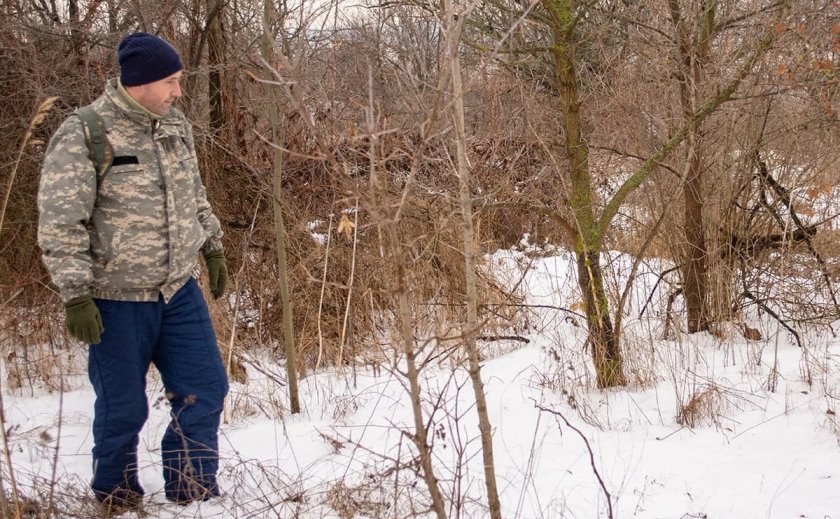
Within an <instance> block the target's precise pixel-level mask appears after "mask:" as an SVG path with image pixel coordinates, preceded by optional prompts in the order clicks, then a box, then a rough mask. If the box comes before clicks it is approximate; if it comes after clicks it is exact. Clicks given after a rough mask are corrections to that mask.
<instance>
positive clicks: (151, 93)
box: [126, 70, 183, 115]
mask: <svg viewBox="0 0 840 519" xmlns="http://www.w3.org/2000/svg"><path fill="white" fill-rule="evenodd" d="M182 74H183V72H182V71H180V70H179V71H178V72H176V73H174V74H172V75H171V76H169V77H165V78H163V79H159V80H157V81H155V82H153V83H146V84H145V85H138V86H132V87H126V90H127V91H128V93H129V94H131V97H133V98H134V100H135V101H137V102H138V103H140V104H141V105H143V108H145V109H146V110H148V111H150V112H152V113H154V114H158V115H164V114H165V113H166V112H167V111H168V110H169V107H170V106H172V103H173V102H174V101H175V100H176V99H178V98H179V97H181V75H182Z"/></svg>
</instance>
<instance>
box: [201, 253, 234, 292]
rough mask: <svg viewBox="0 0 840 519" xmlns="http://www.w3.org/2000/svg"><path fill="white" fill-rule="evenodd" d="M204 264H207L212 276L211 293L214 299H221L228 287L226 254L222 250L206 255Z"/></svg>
mask: <svg viewBox="0 0 840 519" xmlns="http://www.w3.org/2000/svg"><path fill="white" fill-rule="evenodd" d="M204 262H205V263H207V272H208V274H210V293H212V294H213V299H219V298H220V297H222V294H224V293H225V285H227V278H228V272H227V264H226V263H225V254H224V253H223V252H222V251H221V250H214V251H213V252H208V253H207V254H205V255H204Z"/></svg>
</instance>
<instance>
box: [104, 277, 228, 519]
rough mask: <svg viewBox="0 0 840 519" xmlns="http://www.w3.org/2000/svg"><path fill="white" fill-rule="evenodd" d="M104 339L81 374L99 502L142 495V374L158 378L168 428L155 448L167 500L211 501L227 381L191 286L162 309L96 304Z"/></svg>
mask: <svg viewBox="0 0 840 519" xmlns="http://www.w3.org/2000/svg"><path fill="white" fill-rule="evenodd" d="M95 302H96V306H97V307H98V308H99V312H100V314H101V315H102V323H103V325H104V327H105V332H104V333H103V334H102V342H101V343H99V344H95V345H91V346H90V347H89V348H90V349H89V355H88V375H89V376H90V381H91V383H92V384H93V389H94V391H95V393H96V403H95V404H94V418H93V444H94V445H93V481H92V483H91V487H92V488H93V490H94V493H95V494H96V496H97V498H99V499H100V500H103V499H106V498H108V496H119V495H122V494H125V493H128V494H130V493H131V492H134V493H137V494H140V495H142V494H143V488H142V487H141V486H140V482H139V480H138V477H137V473H138V467H137V446H138V443H139V433H140V429H142V427H143V424H144V423H145V422H146V419H147V418H148V416H149V405H148V402H147V400H146V373H147V372H148V370H149V364H150V363H154V365H155V367H156V368H157V370H158V371H159V372H160V376H161V379H162V380H163V386H164V388H165V391H166V397H167V399H168V400H169V403H170V406H171V418H172V421H171V422H170V424H169V427H167V429H166V433H165V434H164V435H163V439H162V441H161V453H162V458H163V476H164V481H165V483H166V485H165V492H166V497H167V498H168V499H170V500H172V501H177V502H182V503H186V502H189V501H192V500H195V499H207V498H209V497H210V496H214V495H218V494H219V488H218V484H217V483H216V472H217V470H218V465H219V455H218V450H219V444H218V430H219V418H220V416H221V413H222V406H223V404H224V398H225V395H226V394H227V391H228V382H227V375H226V373H225V369H224V365H223V364H222V359H221V356H220V354H219V348H218V345H217V344H216V335H215V334H214V333H213V327H212V324H211V322H210V314H209V313H208V311H207V304H206V303H205V301H204V296H203V295H202V294H201V290H200V289H199V287H198V284H197V283H196V281H195V280H194V279H192V278H190V279H189V281H187V283H186V285H184V286H183V287H182V288H181V289H180V290H179V291H178V292H177V293H176V294H175V295H174V296H173V297H172V299H170V301H169V302H168V303H164V301H163V298H162V297H161V298H160V299H159V300H158V301H157V302H153V303H135V302H126V301H111V300H104V299H96V300H95Z"/></svg>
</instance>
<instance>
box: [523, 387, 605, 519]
mask: <svg viewBox="0 0 840 519" xmlns="http://www.w3.org/2000/svg"><path fill="white" fill-rule="evenodd" d="M534 406H535V407H536V408H537V409H539V410H540V411H545V412H547V413H550V414H553V415H554V416H557V417H559V418H560V419H561V420H563V422H564V423H565V424H566V427H568V428H569V429H571V430H573V431H574V432H575V433H577V435H578V436H580V438H581V439H582V440H583V443H584V444H585V445H586V450H587V451H588V452H589V463H590V465H591V466H592V472H594V473H595V477H596V478H597V479H598V484H599V485H600V486H601V491H602V492H604V495H605V496H606V498H607V507H608V511H607V517H608V518H609V519H614V515H613V507H612V497H611V496H610V492H609V490H607V485H606V483H604V479H603V478H602V477H601V473H600V472H599V471H598V467H597V465H596V464H595V453H594V452H593V450H592V445H590V443H589V439H587V438H586V435H585V434H583V432H582V431H581V430H580V429H578V428H577V427H575V426H574V425H572V424H571V422H569V420H567V419H566V417H565V416H563V413H561V412H560V411H558V410H556V409H548V408H546V407H543V406H541V405H539V404H534Z"/></svg>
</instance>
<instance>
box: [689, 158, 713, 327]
mask: <svg viewBox="0 0 840 519" xmlns="http://www.w3.org/2000/svg"><path fill="white" fill-rule="evenodd" d="M688 174H689V177H688V178H687V179H686V183H685V187H684V188H683V192H684V197H685V241H686V247H687V249H688V250H687V251H686V261H685V263H684V268H683V270H684V272H683V276H684V279H685V290H684V293H685V302H686V310H687V313H688V332H689V333H695V332H699V331H703V330H708V328H709V321H708V314H707V310H706V309H707V305H706V301H707V298H708V290H707V277H708V273H707V268H706V255H707V253H708V251H707V250H706V236H705V230H704V222H703V198H702V189H703V175H702V164H701V159H700V154H699V153H698V152H697V150H694V157H692V159H691V162H690V164H689V170H688Z"/></svg>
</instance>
